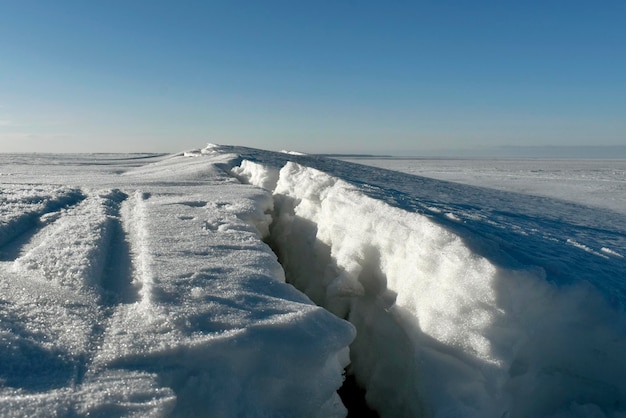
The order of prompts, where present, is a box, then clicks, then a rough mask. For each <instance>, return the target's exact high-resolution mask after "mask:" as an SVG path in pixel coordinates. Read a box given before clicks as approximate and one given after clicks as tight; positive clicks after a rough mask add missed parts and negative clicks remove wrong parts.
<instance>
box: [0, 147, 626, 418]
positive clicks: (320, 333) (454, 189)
mask: <svg viewBox="0 0 626 418" xmlns="http://www.w3.org/2000/svg"><path fill="white" fill-rule="evenodd" d="M362 162H363V163H365V164H378V165H380V164H387V163H388V162H385V161H383V162H382V163H380V162H372V161H362ZM440 163H441V164H440V165H439V166H437V163H436V162H433V161H430V160H429V162H424V165H420V162H419V161H412V162H411V163H410V164H409V163H408V162H407V163H406V164H407V165H405V166H402V164H400V165H398V163H397V162H396V163H395V164H396V165H395V166H389V165H388V166H386V167H387V168H393V169H394V170H400V171H405V173H402V172H399V171H390V170H385V169H381V168H376V167H372V166H366V165H362V164H354V163H351V162H347V161H339V160H336V159H330V158H322V157H316V156H306V155H299V154H297V153H287V152H283V153H274V152H269V151H262V150H255V149H249V148H242V147H232V146H217V145H209V146H207V147H206V148H204V149H198V150H191V151H187V152H183V153H180V154H176V155H151V154H141V155H139V154H134V155H116V154H110V155H109V154H82V155H45V154H28V155H8V154H4V155H3V154H0V184H1V189H0V416H7V417H23V416H29V417H33V416H35V417H36V416H41V417H44V416H65V417H74V416H96V417H110V416H137V417H140V416H141V417H145V416H148V417H189V416H206V417H320V418H322V417H343V416H346V414H347V411H346V408H345V407H344V406H343V404H342V400H341V399H340V397H339V396H338V394H337V390H338V389H339V388H340V386H341V385H342V382H343V380H344V374H346V373H347V374H348V375H350V376H354V379H355V380H356V381H357V382H358V384H359V385H360V386H361V387H363V388H364V389H365V391H366V393H365V399H366V401H367V403H368V404H369V405H370V407H371V408H373V409H375V410H376V411H377V412H378V414H379V415H380V416H381V417H494V418H500V417H508V418H513V417H626V361H625V360H624V353H626V315H625V311H624V308H625V307H626V283H625V280H626V258H625V256H626V213H625V211H624V209H623V206H622V202H624V201H625V194H626V192H625V189H626V188H625V183H624V181H625V180H624V176H623V173H624V166H625V165H626V164H624V163H623V162H620V161H613V162H610V163H609V164H613V165H612V166H611V167H610V168H606V167H604V166H602V167H604V168H601V169H598V168H597V166H595V165H593V163H591V162H589V163H588V164H591V165H585V164H587V163H585V164H583V165H575V164H574V163H572V162H569V163H568V164H569V165H568V166H567V167H561V168H560V170H561V171H559V170H558V169H557V168H558V166H559V164H560V163H559V162H555V163H554V164H548V163H546V165H545V166H542V164H544V163H543V162H538V161H534V162H533V164H535V165H534V166H533V168H529V166H527V165H525V164H527V163H526V162H521V161H520V162H517V163H516V164H517V165H514V166H511V165H508V166H507V165H503V166H502V167H500V166H498V167H497V168H493V166H492V167H490V166H487V165H485V164H481V165H476V164H474V165H472V162H471V161H466V160H463V161H458V162H451V161H450V160H446V161H443V162H440ZM428 164H430V165H428ZM446 164H448V166H446ZM437 167H440V168H439V172H438V174H437V173H436V172H437V170H438V169H437ZM507 167H508V168H507ZM516 167H517V168H516ZM587 167H593V168H590V169H587ZM605 168H606V170H608V171H603V170H605ZM507 170H508V171H507ZM537 170H543V171H537ZM594 170H595V171H594ZM598 170H600V171H598ZM611 170H612V171H611ZM620 170H621V171H620ZM572 172H575V173H576V176H578V177H576V176H572V174H571V173H572ZM433 173H434V174H433ZM542 173H543V177H544V180H541V179H540V178H539V177H535V178H533V176H539V175H541V174H542ZM559 173H561V174H560V175H561V177H559ZM564 173H565V174H564ZM599 173H600V174H599ZM611 173H612V174H611ZM620 173H621V174H620ZM415 174H423V175H428V176H429V177H423V176H420V175H415ZM503 175H507V176H508V175H511V176H513V178H514V180H513V183H515V184H516V186H502V185H501V184H502V183H498V176H503ZM437 176H439V178H441V179H444V180H455V181H460V182H464V183H466V184H460V183H458V182H457V183H453V182H449V181H444V180H441V179H434V178H430V177H437ZM583 176H589V178H590V179H591V178H593V179H595V181H596V183H597V185H596V186H592V182H591V181H588V182H584V181H581V180H580V179H581V178H583ZM545 177H550V178H549V179H548V180H549V181H548V180H545ZM489 179H490V180H489ZM546 182H547V183H546ZM513 183H512V184H513ZM499 184H500V185H499ZM559 184H561V185H564V186H563V187H560V186H559ZM546 185H547V186H546ZM478 186H485V187H478ZM498 188H500V189H502V188H504V190H498ZM609 190H610V191H611V192H610V193H609V192H608V191H609ZM279 262H280V264H279Z"/></svg>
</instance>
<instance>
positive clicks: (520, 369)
mask: <svg viewBox="0 0 626 418" xmlns="http://www.w3.org/2000/svg"><path fill="white" fill-rule="evenodd" d="M233 172H234V174H235V175H237V176H238V177H239V178H242V179H245V180H247V181H249V182H251V183H253V184H257V185H259V186H260V187H264V188H266V189H268V190H272V191H273V194H274V200H275V208H274V223H273V224H272V226H271V228H270V230H271V240H272V243H273V245H274V247H275V248H276V249H277V252H278V254H279V258H280V260H281V262H282V264H283V266H284V267H285V270H286V273H287V277H288V280H289V281H290V282H291V283H293V284H294V285H295V286H296V287H298V288H299V289H301V290H303V291H304V292H305V293H307V295H309V296H310V297H311V299H312V300H314V301H315V302H316V303H318V304H320V305H322V306H325V307H326V308H328V309H329V310H331V311H332V312H334V313H335V314H337V315H338V316H340V317H345V318H347V319H349V320H350V322H352V323H353V324H354V325H355V326H356V328H357V337H356V340H355V341H354V343H353V344H352V345H351V365H350V371H351V372H352V373H354V374H355V376H356V378H357V381H358V382H360V384H361V385H363V387H365V388H366V390H367V393H366V398H367V400H368V402H369V403H370V404H371V405H372V406H374V407H375V408H376V409H377V410H378V411H379V412H380V414H381V416H388V417H395V416H442V417H443V416H449V417H453V416H454V417H458V416H465V417H469V416H475V417H502V416H508V417H527V416H591V415H593V416H604V415H606V416H617V415H619V414H622V413H624V411H625V408H626V405H624V400H626V380H625V379H624V377H626V364H625V363H624V362H623V353H624V352H625V351H624V350H625V349H626V338H625V337H626V332H625V331H626V322H625V321H624V317H623V315H621V314H620V312H619V311H616V310H614V309H612V308H611V307H610V306H609V304H608V303H607V302H606V301H605V299H604V298H603V297H602V296H601V294H600V293H599V292H598V291H597V290H595V289H594V288H592V287H591V286H589V285H588V284H585V283H578V284H575V285H568V286H562V287H559V286H556V285H555V284H553V283H549V282H548V281H546V275H545V273H544V270H543V269H542V268H540V267H539V266H532V265H529V266H526V267H520V266H519V265H516V266H515V267H513V266H512V263H511V264H510V265H509V266H506V265H504V266H503V265H502V264H496V263H494V262H491V261H490V260H489V259H488V258H486V257H484V256H481V255H480V254H477V253H476V252H475V251H473V250H472V249H471V248H470V247H469V246H468V245H467V244H466V242H465V241H464V239H462V238H461V237H460V236H459V235H456V234H454V233H452V232H451V231H450V230H449V229H447V228H445V227H443V226H442V225H439V224H437V223H435V222H433V221H432V220H431V219H429V218H428V217H426V216H424V215H421V214H418V213H414V212H407V211H405V210H402V209H399V208H396V207H393V206H390V205H388V204H387V203H385V202H384V201H381V200H377V199H374V198H371V197H368V196H366V195H365V194H364V193H362V192H361V191H360V190H359V189H358V188H357V187H355V186H353V185H351V184H349V183H347V182H345V181H343V180H341V179H338V178H336V177H333V176H331V175H329V174H327V173H324V172H321V171H319V170H316V169H313V168H310V167H306V166H303V165H300V164H296V163H293V162H287V163H286V164H285V165H284V166H283V167H282V168H281V169H280V171H278V168H277V167H272V166H264V165H263V164H261V163H254V162H250V161H243V162H242V163H241V165H240V166H239V167H235V168H233ZM490 251H495V250H494V249H491V250H490Z"/></svg>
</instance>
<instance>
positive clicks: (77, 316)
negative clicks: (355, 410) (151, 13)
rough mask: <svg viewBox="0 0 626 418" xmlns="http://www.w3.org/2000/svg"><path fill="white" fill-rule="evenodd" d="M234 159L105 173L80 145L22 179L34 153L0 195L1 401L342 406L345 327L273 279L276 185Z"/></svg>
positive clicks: (183, 413) (264, 411) (214, 413)
mask: <svg viewBox="0 0 626 418" xmlns="http://www.w3.org/2000/svg"><path fill="white" fill-rule="evenodd" d="M190 156H191V157H193V158H190ZM85 158H87V157H85ZM233 158H235V156H233V155H227V154H224V153H220V152H217V151H214V152H213V151H211V150H210V149H205V150H201V151H200V152H192V153H191V154H188V155H187V156H186V155H185V154H184V153H183V154H180V155H175V156H164V157H162V158H160V159H159V160H158V161H155V159H151V160H150V161H146V163H145V164H144V165H142V166H140V167H137V168H131V169H128V168H126V167H124V169H123V170H122V169H117V168H115V167H113V168H110V169H109V172H110V174H102V172H98V173H94V172H92V171H91V170H93V169H94V168H93V166H92V165H90V164H91V162H92V160H89V159H88V158H87V160H86V161H85V162H83V163H82V164H80V165H76V166H75V167H80V168H81V169H82V170H84V173H83V175H82V176H79V175H76V176H75V177H67V178H66V181H67V183H72V182H74V181H76V182H78V183H77V184H76V185H74V186H72V187H67V188H63V187H58V186H53V185H41V187H39V186H37V187H33V186H32V185H27V184H26V183H29V182H30V183H32V182H34V181H37V179H40V178H44V177H43V176H41V175H40V174H41V173H39V174H38V173H37V169H38V168H37V167H38V166H37V165H36V164H33V165H32V167H31V166H29V167H28V170H24V172H28V173H32V174H29V175H32V176H33V177H32V178H30V177H23V178H14V179H12V181H14V180H19V181H22V182H24V183H25V185H22V186H15V187H14V188H12V189H11V192H10V193H9V192H6V193H4V194H3V195H2V198H3V199H5V200H4V201H5V202H7V204H6V205H4V204H3V205H2V206H0V208H1V210H2V211H3V212H2V213H1V214H2V218H0V220H2V221H3V223H2V224H0V237H2V242H0V253H1V254H2V257H1V258H0V318H1V321H0V415H1V416H6V417H22V416H34V417H36V416H41V417H43V416H52V415H54V416H129V417H130V416H137V417H139V416H141V417H165V416H167V417H188V416H210V417H232V416H246V417H268V416H286V417H296V416H297V417H320V418H325V417H344V416H345V415H346V410H345V408H344V406H343V405H342V403H341V401H340V399H339V397H338V395H337V389H338V388H339V387H340V386H341V384H342V382H343V370H344V368H345V367H346V365H347V363H348V361H349V360H348V346H349V344H350V343H351V342H352V340H353V339H354V336H355V335H354V328H353V327H352V326H351V325H350V324H349V323H348V322H346V321H343V320H340V319H338V318H336V317H335V316H334V315H332V314H331V313H329V312H328V311H326V310H324V309H322V308H320V307H317V306H315V305H314V304H313V303H312V302H311V301H310V300H309V299H308V298H307V297H306V296H305V295H303V294H302V293H300V292H299V291H297V290H296V289H295V288H293V286H291V285H288V284H285V282H284V281H285V278H284V272H283V269H282V267H281V266H280V264H279V263H278V262H277V260H276V256H275V254H274V253H273V252H272V251H271V250H270V249H269V247H268V246H267V245H266V244H265V243H264V242H263V241H262V237H264V236H267V235H268V234H269V225H270V223H271V221H272V219H271V211H272V210H273V199H272V196H271V194H269V193H268V192H266V191H263V190H260V189H258V188H256V187H252V186H248V185H242V184H241V183H240V182H238V181H237V180H235V179H234V178H232V176H231V175H229V174H227V173H226V172H224V170H223V168H222V164H224V163H225V162H226V161H230V160H232V159H233ZM26 160H27V159H26ZM78 162H80V161H78ZM102 164H116V163H108V162H107V163H105V162H103V163H102ZM77 170H78V169H77ZM57 178H58V177H55V179H57ZM38 181H41V180H38ZM111 184H115V185H116V186H117V187H116V188H106V187H102V186H104V185H111ZM87 185H88V186H89V187H87ZM3 192H4V189H3Z"/></svg>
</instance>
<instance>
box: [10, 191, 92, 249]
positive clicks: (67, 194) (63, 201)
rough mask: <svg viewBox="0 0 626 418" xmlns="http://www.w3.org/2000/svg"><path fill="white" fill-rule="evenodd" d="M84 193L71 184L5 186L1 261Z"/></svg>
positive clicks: (78, 199) (73, 203) (74, 203)
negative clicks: (70, 187) (61, 185)
mask: <svg viewBox="0 0 626 418" xmlns="http://www.w3.org/2000/svg"><path fill="white" fill-rule="evenodd" d="M83 199H84V196H83V195H82V193H81V192H80V191H79V190H76V189H69V188H41V189H36V188H35V189H34V190H33V188H32V187H30V188H28V187H26V186H20V187H12V188H6V189H4V190H2V192H1V193H0V261H12V260H14V259H15V258H17V257H18V256H19V253H20V250H21V248H22V246H24V245H25V244H27V243H28V242H29V241H30V239H32V237H33V236H34V235H36V234H37V233H38V232H39V231H40V230H41V229H42V228H44V227H45V226H47V225H48V224H49V223H51V222H54V221H55V220H56V218H57V217H58V216H60V211H62V210H63V209H67V208H69V207H71V206H75V205H76V204H78V203H79V202H80V201H81V200H83Z"/></svg>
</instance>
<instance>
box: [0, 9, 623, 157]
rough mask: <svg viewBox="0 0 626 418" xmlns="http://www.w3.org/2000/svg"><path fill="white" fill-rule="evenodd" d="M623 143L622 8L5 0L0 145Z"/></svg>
mask: <svg viewBox="0 0 626 418" xmlns="http://www.w3.org/2000/svg"><path fill="white" fill-rule="evenodd" d="M208 142H213V143H220V144H236V145H246V146H251V147H256V148H263V149H271V150H281V149H288V150H298V151H304V152H359V153H392V154H406V155H419V153H420V152H422V151H424V150H430V149H454V148H481V147H491V146H523V145H529V146H542V145H551V146H560V145H622V144H626V1H623V0H616V1H612V0H607V1H589V0H587V1H578V0H542V1H533V0H529V1H519V0H516V1H506V0H500V1H492V2H487V1H467V0H464V1H447V0H438V1H435V0H433V1H417V0H415V1H400V0H399V1H367V0H364V1H341V0H329V1H326V0H315V1H313V0H312V1H296V0H285V1H273V0H269V1H261V0H256V1H209V0H207V1H159V0H147V1H136V0H123V1H118V0H106V1H105V0H103V1H96V0H93V1H91V0H89V1H86V0H76V1H68V0H54V1H49V0H41V1H33V0H5V1H1V2H0V151H1V152H28V151H39V152H50V151H60V152H88V151H97V152H109V151H118V152H135V151H157V152H161V151H164V152H168V151H172V152H174V151H180V150H185V149H190V148H198V147H202V146H204V145H205V144H206V143H208Z"/></svg>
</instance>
